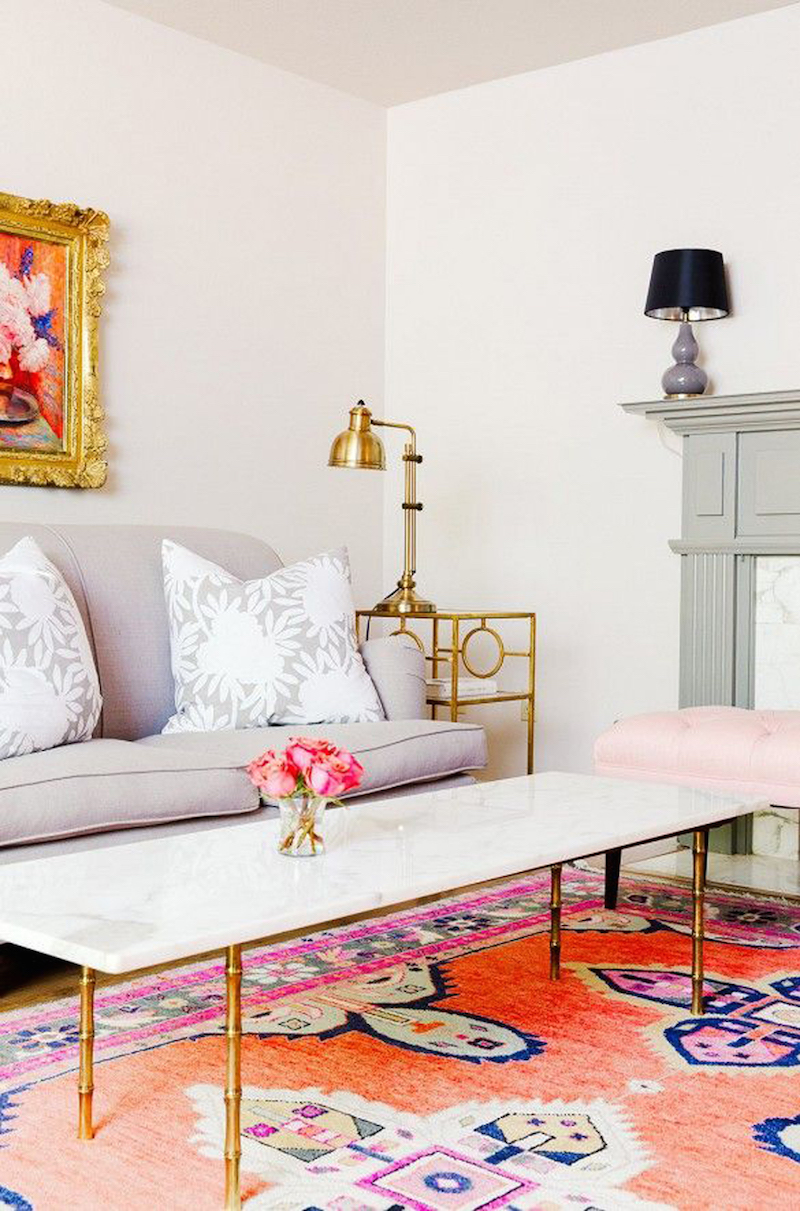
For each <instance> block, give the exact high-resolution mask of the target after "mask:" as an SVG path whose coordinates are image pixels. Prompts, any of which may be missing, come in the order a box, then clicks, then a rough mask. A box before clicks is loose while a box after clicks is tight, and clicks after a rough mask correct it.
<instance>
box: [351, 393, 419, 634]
mask: <svg viewBox="0 0 800 1211" xmlns="http://www.w3.org/2000/svg"><path fill="white" fill-rule="evenodd" d="M373 426H375V427H376V428H377V427H378V426H380V427H381V428H383V429H404V430H405V431H406V433H408V434H410V438H409V440H408V441H407V442H406V444H405V446H404V448H403V462H404V464H405V499H404V500H403V522H404V531H405V543H404V557H403V575H402V576H401V577H400V579H399V580H398V582H397V588H396V589H395V590H394V592H393V593H390V594H389V596H388V597H384V599H383V600H382V601H379V602H378V604H377V605H376V606H375V609H376V610H381V611H382V612H384V613H386V614H435V613H436V606H435V605H434V604H433V602H432V601H426V600H425V598H424V597H420V596H419V594H418V593H417V592H416V585H415V581H414V573H415V572H416V570H417V569H416V563H417V513H419V511H420V510H421V509H422V505H421V503H420V502H419V501H418V500H417V464H418V463H421V462H422V455H421V454H417V435H416V433H415V432H414V430H413V429H412V428H411V425H403V424H398V423H396V422H395V421H390V420H376V419H375V417H374V416H373V415H372V413H371V412H370V410H369V408H368V407H367V406H366V404H365V403H364V401H363V399H360V400H359V401H358V403H357V404H356V406H355V408H351V409H350V424H349V426H348V427H347V428H346V429H345V430H344V431H343V432H342V433H340V434H339V436H338V437H336V438H334V442H333V445H332V446H331V453H330V458H329V459H328V466H329V467H355V468H358V469H359V470H365V471H385V470H386V452H385V450H384V448H383V442H382V441H381V439H380V438H379V437H378V436H377V434H376V433H373V431H372V428H373Z"/></svg>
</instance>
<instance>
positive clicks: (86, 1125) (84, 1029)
mask: <svg viewBox="0 0 800 1211" xmlns="http://www.w3.org/2000/svg"><path fill="white" fill-rule="evenodd" d="M726 823H729V821H718V822H715V824H713V825H709V826H708V827H705V828H697V829H695V830H694V832H693V852H694V865H693V877H692V1013H693V1014H695V1015H696V1016H698V1017H699V1016H701V1015H702V1013H703V941H704V918H705V911H704V910H705V882H706V855H707V849H708V830H709V827H712V828H713V827H717V826H718V825H724V824H726ZM652 839H653V840H659V839H660V838H655V837H654V838H652ZM581 856H583V857H591V856H592V855H591V854H587V855H576V859H574V860H577V858H578V857H581ZM562 865H563V864H562V863H560V862H559V863H557V864H555V865H553V866H551V867H550V937H549V955H550V970H549V974H550V979H551V980H558V979H560V976H561V873H562ZM533 869H534V870H541V869H542V868H541V867H534V868H533ZM525 873H526V872H524V871H519V872H517V874H519V875H524V874H525ZM527 873H531V872H527ZM508 877H510V876H504V878H508ZM498 882H502V880H498V879H488V880H485V881H484V882H483V883H473V884H470V885H469V886H468V887H458V888H448V889H447V890H446V891H442V892H437V893H434V894H432V895H429V896H425V897H422V898H421V899H418V900H414V901H410V902H408V903H406V904H390V905H387V906H386V908H385V909H379V910H378V911H372V912H367V913H356V914H353V915H352V916H350V917H344V918H341V920H340V921H339V922H336V921H331V922H323V923H321V924H319V925H315V926H314V927H313V928H314V929H315V930H324V929H326V928H330V927H331V926H333V925H335V924H341V923H344V922H346V921H351V920H357V919H359V918H365V919H370V918H375V917H381V916H386V915H387V914H389V913H396V912H402V911H403V910H404V909H405V908H408V907H409V906H411V905H412V904H428V903H433V902H435V901H436V900H440V899H442V898H444V897H445V896H453V895H458V894H460V893H462V892H465V891H468V890H470V889H472V888H478V887H484V886H486V885H487V884H489V883H498ZM307 933H308V927H305V928H301V929H297V930H291V931H289V932H287V933H285V934H281V935H279V938H269V937H267V938H260V939H254V940H253V941H252V942H251V943H249V944H250V945H253V946H259V945H263V944H264V943H265V942H269V941H272V942H277V941H279V940H280V941H285V940H288V939H290V938H299V937H303V936H305V935H306V934H307ZM190 958H191V956H189V955H187V956H184V959H181V962H183V961H184V960H185V959H190ZM128 974H131V973H128ZM95 987H96V975H95V972H94V970H93V969H92V968H90V967H83V968H81V976H80V1036H79V1038H80V1048H79V1054H80V1059H79V1072H78V1138H79V1139H82V1140H91V1139H93V1138H94V1124H93V1118H92V1099H93V1095H94V1037H95V1029H94V994H95ZM225 990H226V991H225V1093H224V1099H225V1148H224V1159H225V1202H224V1211H241V1206H242V1198H241V1187H240V1169H241V1157H242V1144H241V1104H242V946H241V945H235V946H228V947H227V948H226V950H225Z"/></svg>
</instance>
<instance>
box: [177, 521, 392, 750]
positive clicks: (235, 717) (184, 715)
mask: <svg viewBox="0 0 800 1211" xmlns="http://www.w3.org/2000/svg"><path fill="white" fill-rule="evenodd" d="M163 556H164V591H165V594H166V599H167V611H168V614H169V631H170V644H171V648H172V671H173V674H174V677H175V714H174V715H172V716H171V718H170V719H168V720H167V722H166V724H165V725H164V727H163V728H162V731H163V732H170V733H172V732H208V731H216V730H220V731H225V730H228V729H231V730H233V729H236V728H255V727H267V726H269V725H270V724H276V723H277V724H281V723H286V724H294V725H301V724H304V723H324V722H333V721H336V722H339V723H351V722H362V721H364V722H367V721H372V720H377V719H382V718H383V709H382V708H381V704H380V701H379V699H378V695H377V692H376V690H375V686H374V685H373V683H372V681H371V680H370V678H369V675H368V674H367V671H366V669H365V667H364V662H363V660H362V659H361V656H360V654H359V652H358V649H357V647H356V630H355V607H354V605H353V591H352V587H351V583H350V562H349V559H348V555H347V551H346V550H345V548H344V547H341V548H339V549H338V550H336V551H326V552H324V553H323V554H322V555H315V556H313V557H312V558H310V559H304V560H302V561H301V562H300V563H295V564H292V565H291V566H290V567H286V568H280V569H279V570H278V571H276V572H271V573H270V574H269V575H268V576H262V577H259V578H258V579H256V580H247V581H242V580H239V579H238V577H236V576H232V575H231V574H230V573H229V572H227V571H226V570H225V569H224V568H222V567H220V566H219V564H215V563H211V562H210V561H209V560H207V559H203V558H202V556H200V555H196V554H195V553H194V551H190V550H189V549H188V548H187V547H182V546H181V545H180V544H179V543H175V542H171V541H169V540H167V539H165V541H164V545H163Z"/></svg>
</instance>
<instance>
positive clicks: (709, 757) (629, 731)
mask: <svg viewBox="0 0 800 1211" xmlns="http://www.w3.org/2000/svg"><path fill="white" fill-rule="evenodd" d="M594 769H595V773H597V774H605V775H608V776H610V777H612V778H638V779H639V780H640V781H651V782H679V783H682V784H683V785H685V786H697V787H700V788H701V789H703V790H718V791H720V792H721V793H723V794H741V795H755V796H758V797H760V798H764V799H766V800H767V801H768V802H770V803H772V804H774V805H775V806H776V807H800V711H748V710H743V709H742V708H741V707H735V706H693V707H687V708H686V709H684V710H680V711H659V712H658V713H655V714H652V715H633V716H632V717H631V718H630V719H620V720H619V722H617V723H615V724H614V726H613V727H611V728H609V730H608V731H607V732H604V733H603V734H602V736H600V737H599V738H598V740H597V741H596V742H595V746H594ZM619 863H620V851H619V850H612V851H610V852H609V853H608V854H607V855H606V905H607V906H608V907H609V908H614V907H615V905H616V900H617V886H618V883H619Z"/></svg>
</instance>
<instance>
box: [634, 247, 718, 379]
mask: <svg viewBox="0 0 800 1211" xmlns="http://www.w3.org/2000/svg"><path fill="white" fill-rule="evenodd" d="M729 310H730V308H729V305H728V290H727V287H726V285H725V264H724V262H723V260H722V253H721V252H714V251H712V249H710V248H671V249H669V250H668V251H667V252H657V253H656V255H655V257H654V259H653V271H652V273H651V275H650V289H649V290H648V292H647V302H646V303H645V307H644V313H645V315H649V316H650V317H651V319H656V320H676V321H680V328H679V330H678V336H677V338H676V340H675V344H674V345H673V346H672V356H673V357H674V358H675V365H674V366H670V368H669V370H665V371H664V375H663V377H662V379H661V385H662V387H663V388H664V393H665V395H667V396H672V397H675V398H677V399H691V398H692V396H696V395H702V394H703V392H704V391H705V389H706V387H707V386H708V375H707V374H706V372H705V370H701V369H700V367H699V366H695V364H694V361H695V358H696V357H697V354H698V345H697V341H696V340H695V339H694V333H693V332H692V324H691V321H692V320H721V319H724V317H725V316H726V315H727V314H728V311H729Z"/></svg>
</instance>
